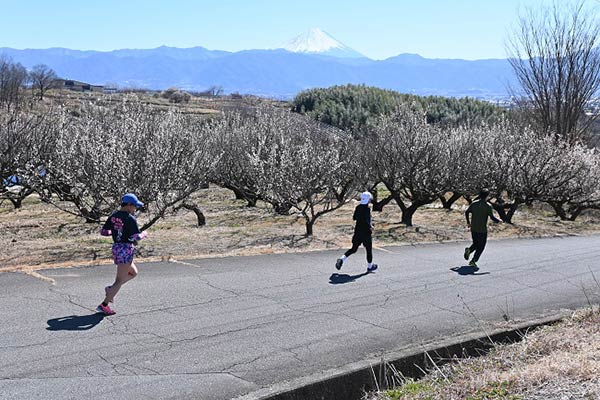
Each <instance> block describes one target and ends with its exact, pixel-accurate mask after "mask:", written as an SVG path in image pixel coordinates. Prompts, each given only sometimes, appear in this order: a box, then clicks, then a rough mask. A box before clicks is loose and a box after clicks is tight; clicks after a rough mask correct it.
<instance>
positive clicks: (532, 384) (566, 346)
mask: <svg viewBox="0 0 600 400" xmlns="http://www.w3.org/2000/svg"><path fill="white" fill-rule="evenodd" d="M370 398H371V400H375V399H378V400H383V399H394V400H399V399H406V400H409V399H410V400H425V399H439V400H454V399H471V400H484V399H507V400H508V399H532V400H542V399H546V400H553V399H588V400H593V399H600V310H598V309H594V308H591V309H586V310H582V311H578V312H576V313H575V314H574V315H573V316H572V317H571V318H569V319H567V320H565V321H564V322H562V323H560V324H557V325H553V326H547V327H544V328H541V329H539V330H537V331H535V332H533V333H531V334H529V335H527V336H526V337H525V338H524V339H523V341H521V342H519V343H515V344H511V345H500V346H497V347H496V348H495V349H494V350H492V352H490V353H489V354H488V355H486V356H483V357H480V358H471V359H466V360H464V361H462V362H459V363H455V364H448V365H446V366H444V367H442V368H441V369H440V370H439V371H438V370H436V371H434V372H432V373H431V374H430V375H428V376H426V377H425V378H423V379H422V380H419V381H406V382H404V384H403V385H402V386H399V387H398V388H396V389H394V390H389V391H386V392H382V393H379V394H375V395H373V396H371V397H370Z"/></svg>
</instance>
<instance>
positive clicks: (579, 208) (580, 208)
mask: <svg viewBox="0 0 600 400" xmlns="http://www.w3.org/2000/svg"><path fill="white" fill-rule="evenodd" d="M585 209H586V207H583V206H577V207H575V208H571V207H569V212H570V213H571V216H570V217H569V221H575V220H576V219H577V217H578V216H579V215H580V214H581V212H582V211H583V210H585Z"/></svg>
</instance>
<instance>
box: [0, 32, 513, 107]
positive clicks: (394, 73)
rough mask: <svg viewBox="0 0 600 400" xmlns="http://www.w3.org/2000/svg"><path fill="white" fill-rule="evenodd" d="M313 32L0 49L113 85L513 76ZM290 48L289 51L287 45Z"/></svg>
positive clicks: (448, 88)
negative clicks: (273, 45)
mask: <svg viewBox="0 0 600 400" xmlns="http://www.w3.org/2000/svg"><path fill="white" fill-rule="evenodd" d="M320 32H321V33H323V35H326V36H323V35H321V33H319V32H314V31H313V32H312V34H311V35H312V36H311V35H309V36H304V37H302V36H300V37H298V38H296V39H298V40H292V41H290V42H288V49H283V48H281V49H272V50H243V51H238V52H228V51H221V50H209V49H206V48H204V47H200V46H197V47H191V48H176V47H167V46H161V47H157V48H155V49H121V50H114V51H94V50H70V49H64V48H50V49H24V50H17V49H12V48H6V47H4V48H0V55H5V56H9V57H11V58H12V59H13V60H14V61H16V62H20V63H21V64H23V65H24V66H25V67H27V68H31V67H32V66H33V65H35V64H46V65H48V66H50V67H51V68H53V69H54V70H55V71H56V73H57V74H58V75H59V76H60V77H62V78H66V79H75V80H80V81H84V82H89V83H92V84H99V85H103V84H106V83H110V84H117V85H119V86H120V87H138V88H147V89H166V88H168V87H178V88H181V89H184V90H196V91H202V90H205V89H207V88H209V87H211V86H221V87H222V88H223V90H224V91H225V93H234V92H238V93H242V94H255V95H260V96H268V97H275V98H291V97H293V96H295V95H296V94H297V93H298V92H299V91H301V90H304V89H309V88H314V87H327V86H332V85H341V84H347V83H352V84H366V85H370V86H378V87H381V88H385V89H392V90H397V91H400V92H405V93H414V94H420V95H443V96H455V97H464V96H470V97H480V98H494V97H504V96H506V95H507V86H508V85H509V84H511V83H513V82H514V77H513V73H512V70H511V68H510V65H509V63H508V61H507V60H505V59H490V60H474V61H467V60H459V59H427V58H423V57H421V56H419V55H417V54H400V55H398V56H395V57H391V58H388V59H386V60H381V61H378V60H371V59H369V58H367V57H364V56H363V55H361V54H360V53H358V52H356V51H354V50H353V49H351V48H349V47H348V46H345V45H344V44H342V43H340V42H338V41H337V40H335V39H333V38H332V37H331V36H329V35H327V34H326V33H324V32H322V31H320ZM291 50H293V51H291Z"/></svg>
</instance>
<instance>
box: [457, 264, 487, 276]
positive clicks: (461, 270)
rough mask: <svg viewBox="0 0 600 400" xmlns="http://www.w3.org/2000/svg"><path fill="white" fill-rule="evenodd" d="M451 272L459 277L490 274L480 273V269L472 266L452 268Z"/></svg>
mask: <svg viewBox="0 0 600 400" xmlns="http://www.w3.org/2000/svg"><path fill="white" fill-rule="evenodd" d="M450 271H454V272H456V273H457V274H459V275H489V272H479V273H477V271H479V268H478V267H471V266H470V265H463V266H461V267H453V268H450Z"/></svg>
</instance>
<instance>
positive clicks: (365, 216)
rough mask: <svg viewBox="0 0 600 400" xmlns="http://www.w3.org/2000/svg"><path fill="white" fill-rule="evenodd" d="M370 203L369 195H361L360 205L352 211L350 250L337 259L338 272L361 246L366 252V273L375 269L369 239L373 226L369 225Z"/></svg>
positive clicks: (371, 240) (371, 245) (375, 265)
mask: <svg viewBox="0 0 600 400" xmlns="http://www.w3.org/2000/svg"><path fill="white" fill-rule="evenodd" d="M370 201H371V193H369V192H364V193H361V195H360V204H359V205H358V206H356V208H355V209H354V215H353V217H352V219H353V220H355V221H356V225H355V226H354V235H353V236H352V248H351V249H350V250H348V251H347V252H346V253H344V255H343V256H342V257H341V258H338V259H337V261H336V263H335V267H336V268H337V269H338V270H339V269H340V268H342V265H344V261H346V258H348V257H349V256H351V255H352V254H354V253H356V251H357V250H358V248H359V247H360V245H361V244H362V245H363V246H365V250H367V272H372V271H375V270H376V269H377V264H373V239H372V237H371V233H372V231H373V225H372V224H371V209H370V208H369V202H370Z"/></svg>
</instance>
